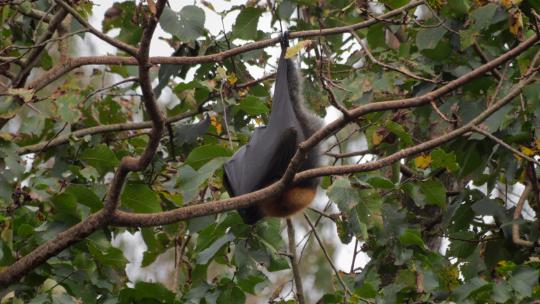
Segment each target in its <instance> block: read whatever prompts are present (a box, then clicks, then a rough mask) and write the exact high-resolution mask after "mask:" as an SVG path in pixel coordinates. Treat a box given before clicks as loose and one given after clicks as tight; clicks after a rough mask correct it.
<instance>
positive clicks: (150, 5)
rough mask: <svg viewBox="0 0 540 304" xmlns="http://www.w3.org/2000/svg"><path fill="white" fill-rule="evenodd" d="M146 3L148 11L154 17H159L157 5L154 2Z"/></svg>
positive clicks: (148, 1) (150, 0)
mask: <svg viewBox="0 0 540 304" xmlns="http://www.w3.org/2000/svg"><path fill="white" fill-rule="evenodd" d="M146 3H147V4H148V9H149V10H150V12H151V13H152V15H154V16H155V15H157V8H156V3H155V2H154V0H147V1H146Z"/></svg>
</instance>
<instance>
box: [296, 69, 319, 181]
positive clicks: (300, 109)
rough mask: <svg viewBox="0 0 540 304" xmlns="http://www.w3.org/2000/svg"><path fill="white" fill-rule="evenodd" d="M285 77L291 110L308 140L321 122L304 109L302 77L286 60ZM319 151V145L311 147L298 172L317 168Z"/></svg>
mask: <svg viewBox="0 0 540 304" xmlns="http://www.w3.org/2000/svg"><path fill="white" fill-rule="evenodd" d="M287 61H288V63H289V64H287V76H288V78H289V96H290V97H291V102H292V103H293V108H294V111H295V113H296V116H297V118H298V121H299V122H300V125H301V126H302V131H303V132H304V135H305V137H306V138H309V137H310V136H311V135H313V133H315V132H316V131H317V130H319V129H320V128H321V127H322V121H321V119H320V118H318V117H317V116H315V115H314V114H313V113H311V112H310V111H309V110H308V109H306V103H305V100H304V96H303V92H304V90H303V89H304V87H303V83H302V80H303V78H302V76H301V74H300V71H299V70H298V69H297V68H296V66H295V63H294V62H293V61H292V60H291V59H287ZM320 158H321V157H320V149H319V145H317V146H315V147H313V148H312V149H311V150H310V151H309V153H308V155H307V158H306V160H304V162H303V163H302V166H301V168H300V171H304V170H307V169H312V168H316V167H318V166H319V162H320ZM318 184H319V180H318V179H310V180H307V181H303V182H302V183H301V184H300V186H314V187H316V186H317V185H318Z"/></svg>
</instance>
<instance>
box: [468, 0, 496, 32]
mask: <svg viewBox="0 0 540 304" xmlns="http://www.w3.org/2000/svg"><path fill="white" fill-rule="evenodd" d="M496 11H497V5H496V4H494V3H489V4H487V5H484V6H481V7H479V8H477V9H475V10H474V11H473V12H472V13H471V19H472V20H473V25H472V28H473V29H476V30H482V29H485V28H487V27H489V26H490V25H491V23H492V22H493V17H494V16H495V12H496Z"/></svg>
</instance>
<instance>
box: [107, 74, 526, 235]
mask: <svg viewBox="0 0 540 304" xmlns="http://www.w3.org/2000/svg"><path fill="white" fill-rule="evenodd" d="M488 70H489V69H487V70H486V72H487V71H488ZM472 72H474V71H472ZM472 72H471V73H472ZM534 75H535V74H531V75H529V77H528V78H526V79H523V80H522V81H520V82H519V83H518V84H517V85H515V86H514V88H513V89H512V90H511V91H510V92H509V93H508V95H506V96H505V97H504V98H501V99H500V100H499V101H497V102H496V103H495V104H493V106H492V107H490V108H488V109H487V110H485V111H484V112H482V113H481V114H480V115H478V116H477V117H476V118H475V119H473V120H471V121H470V122H469V123H467V124H466V125H464V126H462V127H460V128H458V129H455V130H453V131H452V132H450V133H447V134H445V135H441V136H439V137H436V138H434V139H432V140H429V141H426V142H424V143H421V144H418V145H415V146H412V147H409V148H406V149H403V150H400V151H398V152H396V153H394V154H391V155H389V156H387V157H384V158H381V159H379V160H376V161H373V162H370V163H364V164H356V165H343V166H332V167H320V168H316V169H311V170H306V171H303V172H300V173H297V174H296V175H294V174H293V175H292V177H290V179H291V180H290V181H288V180H287V179H286V177H283V178H282V179H281V180H279V181H278V182H276V183H274V184H272V185H270V186H268V187H266V188H263V189H260V190H257V191H255V192H252V193H248V194H244V195H240V196H236V197H234V198H230V199H225V200H219V201H213V202H208V203H203V204H198V205H192V206H188V207H182V208H179V209H174V210H169V211H165V212H160V213H154V214H134V213H127V212H123V211H116V212H115V216H114V220H113V221H112V224H113V225H116V226H133V227H145V226H157V225H166V224H171V223H174V222H177V221H180V220H184V219H189V218H193V217H198V216H203V215H209V214H215V213H220V212H224V211H229V210H234V209H238V208H244V207H247V206H250V205H252V204H254V203H256V202H259V201H262V200H264V199H267V198H269V197H272V196H274V195H277V194H278V193H280V192H281V191H283V189H284V188H285V187H286V185H288V183H290V182H294V183H298V182H300V181H303V180H307V179H310V178H314V177H320V176H327V175H344V174H350V173H356V172H366V171H373V170H376V169H380V168H382V167H385V166H388V165H390V164H392V163H394V162H396V161H399V160H400V159H403V158H406V157H409V156H412V155H416V154H419V153H422V152H425V151H428V150H431V149H433V148H435V147H438V146H440V145H442V144H444V143H446V142H449V141H451V140H453V139H455V138H457V137H458V136H461V135H463V134H465V133H467V132H470V131H472V127H474V126H477V125H479V124H480V123H481V122H483V121H484V120H485V119H487V118H488V117H489V116H490V115H492V114H493V113H495V112H496V111H497V110H499V109H500V108H501V107H503V106H504V105H506V104H507V103H509V102H510V101H512V99H514V98H515V97H516V96H518V95H519V94H520V92H521V89H522V88H523V87H524V86H526V85H528V84H530V83H532V82H533V81H534ZM462 77H467V78H468V76H467V75H464V76H462ZM458 79H460V78H458ZM448 85H450V83H449V84H448ZM436 91H437V90H436ZM443 91H445V90H441V91H439V92H443ZM434 92H435V91H434ZM432 93H433V92H431V93H427V94H428V95H429V94H432ZM419 98H422V97H419ZM369 105H370V104H368V105H365V106H360V107H359V108H365V107H368V106H369ZM398 105H399V106H401V104H398ZM357 109H358V108H357ZM353 111H355V110H353ZM340 120H341V119H338V120H336V121H340ZM336 121H334V122H333V123H331V124H330V125H328V126H326V127H325V128H323V129H321V130H320V131H318V132H317V133H315V134H314V135H313V136H312V137H310V138H309V139H307V140H306V141H305V142H304V143H302V144H305V143H306V142H313V140H314V138H315V137H317V136H320V135H318V134H324V133H325V132H326V129H327V128H331V127H332V125H334V124H335V123H336ZM330 134H332V133H331V132H330ZM322 139H324V137H321V140H322ZM316 143H317V142H316ZM305 149H307V148H305ZM299 151H300V150H299ZM298 153H300V152H298ZM298 153H297V155H300V154H298ZM302 153H305V152H302ZM292 162H293V161H291V165H290V166H289V168H293V169H291V170H297V169H295V167H293V166H295V165H294V164H293V163H292ZM288 170H289V169H288ZM290 172H295V171H290Z"/></svg>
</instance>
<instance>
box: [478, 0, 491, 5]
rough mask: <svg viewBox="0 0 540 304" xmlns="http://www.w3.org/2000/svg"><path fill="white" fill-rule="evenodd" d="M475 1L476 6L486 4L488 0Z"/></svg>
mask: <svg viewBox="0 0 540 304" xmlns="http://www.w3.org/2000/svg"><path fill="white" fill-rule="evenodd" d="M475 2H476V4H477V5H478V6H484V5H486V4H488V0H475Z"/></svg>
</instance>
